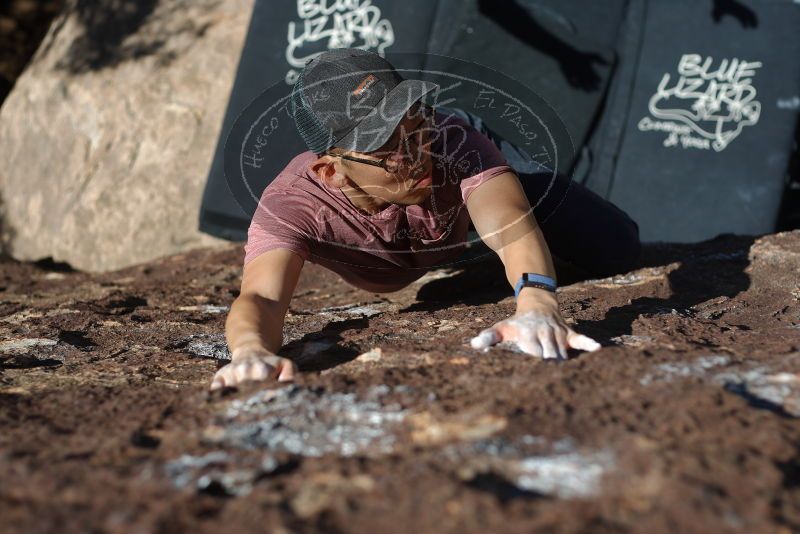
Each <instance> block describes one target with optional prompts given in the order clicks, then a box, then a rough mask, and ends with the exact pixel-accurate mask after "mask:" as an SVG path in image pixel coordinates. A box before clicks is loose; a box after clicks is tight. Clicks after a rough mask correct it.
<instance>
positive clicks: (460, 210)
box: [244, 111, 514, 293]
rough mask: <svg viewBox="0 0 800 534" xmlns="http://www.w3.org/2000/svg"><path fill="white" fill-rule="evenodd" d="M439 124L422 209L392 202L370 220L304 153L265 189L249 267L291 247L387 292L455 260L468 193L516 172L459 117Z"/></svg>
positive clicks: (250, 240) (250, 237) (354, 281)
mask: <svg viewBox="0 0 800 534" xmlns="http://www.w3.org/2000/svg"><path fill="white" fill-rule="evenodd" d="M435 123H436V130H437V131H436V132H435V133H434V134H433V142H432V144H431V149H430V150H431V153H432V154H433V180H432V182H433V183H432V186H433V192H432V193H431V195H430V196H429V197H428V198H427V199H426V200H425V201H424V202H423V203H422V204H419V205H409V206H403V205H400V204H390V205H389V206H387V207H386V208H384V209H383V210H381V211H380V212H378V213H376V214H373V215H366V214H364V213H362V212H361V211H360V210H359V209H358V208H356V207H355V206H354V205H353V204H352V202H351V201H350V199H349V198H348V197H347V196H346V195H345V194H344V193H342V191H341V190H340V189H338V188H333V187H330V186H328V185H326V184H325V183H324V182H323V181H322V180H321V179H320V178H319V176H317V175H316V173H314V172H313V171H311V170H309V169H308V164H309V163H311V162H312V161H314V160H315V159H316V156H315V155H314V153H313V152H311V151H307V152H303V153H301V154H299V155H298V156H296V157H295V158H294V159H292V160H291V161H290V162H289V164H288V165H286V167H285V168H284V169H283V171H281V173H280V174H278V176H277V177H276V178H275V179H274V180H273V181H272V182H271V183H270V184H269V185H268V186H267V187H266V188H265V189H264V192H263V193H262V195H261V200H260V201H259V206H258V208H257V209H256V212H255V213H254V215H253V219H252V221H251V223H250V227H249V229H248V232H247V243H246V244H245V258H244V263H245V265H246V264H247V263H248V262H250V261H252V260H253V259H254V258H255V257H257V256H258V255H260V254H262V253H264V252H266V251H268V250H272V249H275V248H286V249H289V250H292V251H294V252H296V253H297V254H299V255H300V256H301V257H302V258H303V260H305V261H310V262H312V263H317V264H319V265H322V266H323V267H326V268H328V269H330V270H331V271H333V272H335V273H337V274H338V275H339V276H341V277H342V278H343V279H344V280H345V281H346V282H348V283H350V284H351V285H353V286H355V287H359V288H361V289H365V290H367V291H373V292H379V293H382V292H390V291H397V290H399V289H402V288H403V287H405V286H407V285H408V284H409V283H411V282H413V281H414V280H416V279H418V278H420V277H421V276H422V275H424V274H425V272H426V271H427V270H429V269H431V268H432V267H434V266H436V265H437V264H439V263H443V262H445V261H447V260H452V259H454V258H455V257H457V256H458V255H459V254H460V253H461V252H462V251H463V250H464V249H465V246H466V245H465V241H466V237H467V231H468V228H469V222H470V219H469V213H468V211H467V208H466V204H465V203H466V200H467V198H468V197H469V194H470V193H471V192H472V191H473V190H474V189H475V188H476V187H478V186H479V185H480V184H482V183H483V182H485V181H487V180H489V179H491V178H493V177H495V176H497V175H499V174H502V173H504V172H514V170H513V169H512V168H511V167H510V166H509V165H508V163H507V162H506V159H505V157H504V156H503V154H502V152H500V150H499V149H498V148H497V146H495V144H494V143H493V142H492V141H491V140H490V139H488V138H487V137H486V136H485V135H483V134H482V133H481V132H479V131H478V130H476V129H475V128H473V127H472V126H471V125H470V124H469V123H467V122H465V121H464V120H462V119H461V118H460V117H458V116H456V115H451V114H449V113H443V112H441V111H439V112H437V114H436V121H435ZM437 134H438V135H437Z"/></svg>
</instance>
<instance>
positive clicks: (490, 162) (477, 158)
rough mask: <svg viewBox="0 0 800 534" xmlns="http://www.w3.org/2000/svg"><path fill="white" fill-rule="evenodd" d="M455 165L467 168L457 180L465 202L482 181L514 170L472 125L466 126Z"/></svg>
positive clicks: (489, 140)
mask: <svg viewBox="0 0 800 534" xmlns="http://www.w3.org/2000/svg"><path fill="white" fill-rule="evenodd" d="M456 165H458V166H459V167H460V170H461V169H468V170H467V172H466V173H465V175H464V176H463V178H462V179H461V181H460V182H459V183H460V184H461V198H462V199H463V200H464V202H465V203H466V202H467V198H468V197H469V195H470V193H472V191H474V190H475V189H476V188H477V187H478V186H479V185H481V184H482V183H484V182H486V181H488V180H490V179H492V178H494V177H495V176H498V175H500V174H503V173H505V172H514V169H513V168H512V167H511V166H510V165H509V164H508V162H507V161H506V158H505V156H504V155H503V153H502V152H501V151H500V149H499V148H498V147H497V145H495V144H494V142H492V140H491V139H489V138H488V137H487V136H486V135H484V134H483V133H481V132H480V130H477V129H475V128H474V127H472V126H468V128H467V133H466V142H465V143H464V146H463V147H462V151H461V154H460V155H459V156H458V158H457V163H456Z"/></svg>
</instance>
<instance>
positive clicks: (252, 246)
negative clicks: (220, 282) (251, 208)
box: [244, 188, 311, 265]
mask: <svg viewBox="0 0 800 534" xmlns="http://www.w3.org/2000/svg"><path fill="white" fill-rule="evenodd" d="M306 211H307V210H305V209H304V206H303V205H302V204H301V203H300V199H298V198H296V196H295V195H292V194H288V193H287V192H285V191H280V190H278V191H270V190H269V188H268V189H267V190H265V191H264V194H262V196H261V200H260V201H259V204H258V208H256V211H255V213H254V214H253V219H252V220H251V222H250V227H249V228H248V229H247V243H246V244H245V246H244V251H245V256H244V265H247V264H248V263H249V262H250V261H252V260H254V259H255V258H256V257H258V256H259V255H261V254H263V253H264V252H267V251H268V250H273V249H276V248H285V249H289V250H291V251H293V252H295V253H297V254H298V255H300V257H301V258H303V261H308V257H309V253H310V248H309V243H310V241H311V236H310V234H309V232H308V229H307V222H308V221H306V220H305V215H304V214H305V213H306Z"/></svg>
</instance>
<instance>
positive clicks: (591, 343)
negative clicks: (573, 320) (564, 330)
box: [571, 334, 603, 352]
mask: <svg viewBox="0 0 800 534" xmlns="http://www.w3.org/2000/svg"><path fill="white" fill-rule="evenodd" d="M571 345H572V346H573V347H575V348H576V349H580V350H588V351H590V352H594V351H596V350H600V349H601V348H603V346H602V345H601V344H600V343H598V342H597V341H595V340H593V339H592V338H590V337H588V336H584V335H583V334H578V335H577V336H575V337H574V338H572V343H571Z"/></svg>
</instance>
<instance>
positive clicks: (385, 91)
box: [290, 48, 439, 154]
mask: <svg viewBox="0 0 800 534" xmlns="http://www.w3.org/2000/svg"><path fill="white" fill-rule="evenodd" d="M437 89H439V85H438V84H435V83H433V82H426V81H422V80H406V79H404V78H403V77H402V76H400V74H399V73H398V72H397V71H396V70H395V68H394V67H393V66H392V64H391V63H389V62H388V61H387V60H386V59H384V58H383V57H381V56H380V55H379V54H377V53H375V52H370V51H367V50H361V49H359V48H337V49H334V50H328V51H325V52H323V53H322V54H320V55H318V56H316V57H314V58H312V59H310V60H309V61H308V62H306V65H305V67H304V68H303V71H302V72H301V73H300V76H299V77H298V80H297V82H296V83H295V85H294V88H293V89H292V94H291V97H290V110H291V113H292V115H293V116H294V120H295V123H296V124H297V130H298V132H300V136H301V137H302V138H303V141H305V143H306V145H307V146H308V148H309V150H311V151H312V152H314V153H315V154H322V153H323V152H325V151H326V150H328V149H330V148H332V147H338V148H342V149H344V150H351V151H355V152H371V151H373V150H377V149H378V148H380V147H381V146H383V145H384V144H385V143H386V141H388V140H389V138H390V137H391V136H392V133H394V130H395V128H397V125H398V124H400V121H401V120H402V119H403V116H404V115H405V113H406V111H407V110H408V109H409V108H410V107H411V106H413V105H414V103H415V102H417V101H418V100H420V99H421V98H422V97H424V96H425V95H427V94H428V93H430V92H431V91H434V90H437Z"/></svg>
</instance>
